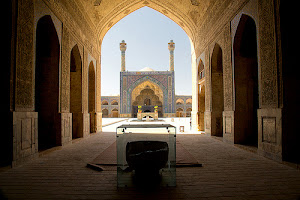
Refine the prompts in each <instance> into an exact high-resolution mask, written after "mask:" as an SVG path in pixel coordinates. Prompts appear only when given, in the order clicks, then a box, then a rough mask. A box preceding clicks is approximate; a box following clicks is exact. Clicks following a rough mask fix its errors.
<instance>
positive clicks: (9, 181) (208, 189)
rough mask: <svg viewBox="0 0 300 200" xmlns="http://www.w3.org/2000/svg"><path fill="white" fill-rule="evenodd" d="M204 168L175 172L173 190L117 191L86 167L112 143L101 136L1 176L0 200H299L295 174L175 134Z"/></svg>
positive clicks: (109, 175) (198, 137) (106, 176)
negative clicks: (175, 177) (175, 183)
mask: <svg viewBox="0 0 300 200" xmlns="http://www.w3.org/2000/svg"><path fill="white" fill-rule="evenodd" d="M177 139H178V140H179V141H180V143H181V144H182V145H183V146H184V147H185V148H186V149H187V150H188V151H189V152H190V153H191V154H192V155H193V156H194V157H195V158H196V159H197V160H198V161H199V162H200V163H202V164H203V167H198V168H177V186H176V187H174V188H160V189H156V190H151V191H142V190H139V189H135V188H130V189H117V187H116V181H117V173H116V171H102V172H98V171H95V170H92V169H89V168H87V167H86V164H87V163H88V162H90V161H91V160H93V159H94V158H95V157H96V156H97V155H99V154H100V153H101V152H102V151H103V150H105V149H106V148H107V147H108V146H109V145H110V144H112V143H113V142H114V141H115V133H113V132H102V133H96V134H92V135H91V136H90V137H89V138H86V139H78V140H74V142H73V144H71V145H67V146H64V147H60V148H56V149H55V150H49V151H48V152H44V153H43V154H42V155H41V156H40V157H39V158H38V159H36V160H33V161H31V162H29V163H26V164H24V165H22V166H19V167H16V168H13V169H9V170H6V171H4V172H1V173H0V191H1V192H0V199H1V198H4V199H6V198H7V199H222V200H223V199H243V200H246V199H255V200H256V199H263V200H266V199H270V200H274V199H291V200H292V199H295V200H298V199H300V171H299V170H297V169H294V168H292V167H290V166H287V165H284V164H280V163H277V162H275V161H272V160H269V159H267V158H264V157H261V156H258V155H257V154H255V153H251V152H249V151H246V150H243V149H240V148H237V147H235V146H233V145H230V144H226V143H223V142H222V141H220V140H218V139H215V138H212V137H209V136H206V135H204V134H178V135H177Z"/></svg>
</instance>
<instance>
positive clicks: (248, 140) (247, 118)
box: [233, 14, 259, 146]
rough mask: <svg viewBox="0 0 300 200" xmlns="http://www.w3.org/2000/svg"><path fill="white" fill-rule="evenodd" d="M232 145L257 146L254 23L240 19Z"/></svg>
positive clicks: (235, 46)
mask: <svg viewBox="0 0 300 200" xmlns="http://www.w3.org/2000/svg"><path fill="white" fill-rule="evenodd" d="M233 50H234V81H235V84H234V85H235V117H234V118H235V123H234V124H235V126H234V132H235V134H234V142H235V143H241V144H247V145H253V146H257V143H258V130H257V129H258V128H257V126H258V125H257V109H258V108H259V100H258V97H259V96H258V63H257V38H256V25H255V22H254V20H253V19H252V18H251V17H249V16H247V15H244V14H243V15H242V17H241V19H240V22H239V25H238V28H237V31H236V34H235V37H234V44H233Z"/></svg>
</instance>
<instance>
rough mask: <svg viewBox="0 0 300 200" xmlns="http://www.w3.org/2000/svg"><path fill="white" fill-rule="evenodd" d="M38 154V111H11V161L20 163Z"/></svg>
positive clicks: (14, 163)
mask: <svg viewBox="0 0 300 200" xmlns="http://www.w3.org/2000/svg"><path fill="white" fill-rule="evenodd" d="M37 156H38V113H37V112H13V161H12V166H17V165H20V164H22V163H24V162H26V161H28V160H31V159H33V158H35V157H37Z"/></svg>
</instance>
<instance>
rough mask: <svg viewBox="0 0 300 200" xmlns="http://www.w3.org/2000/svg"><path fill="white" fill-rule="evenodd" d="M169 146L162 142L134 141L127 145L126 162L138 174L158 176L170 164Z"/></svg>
mask: <svg viewBox="0 0 300 200" xmlns="http://www.w3.org/2000/svg"><path fill="white" fill-rule="evenodd" d="M168 155H169V146H168V143H167V142H161V141H134V142H128V143H127V145H126V161H127V163H128V165H129V167H130V168H131V169H133V170H135V172H136V174H139V173H142V174H145V173H147V174H153V173H155V174H158V172H159V170H160V169H162V168H163V167H165V166H166V163H167V162H168Z"/></svg>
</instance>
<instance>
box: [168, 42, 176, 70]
mask: <svg viewBox="0 0 300 200" xmlns="http://www.w3.org/2000/svg"><path fill="white" fill-rule="evenodd" d="M168 48H169V51H170V71H174V49H175V43H174V42H173V40H171V41H170V42H169V43H168Z"/></svg>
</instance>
